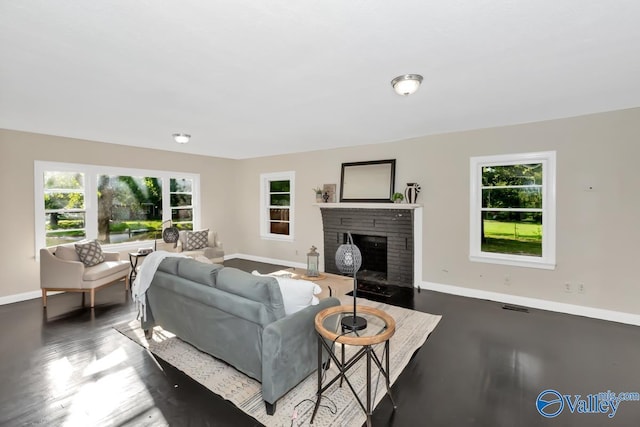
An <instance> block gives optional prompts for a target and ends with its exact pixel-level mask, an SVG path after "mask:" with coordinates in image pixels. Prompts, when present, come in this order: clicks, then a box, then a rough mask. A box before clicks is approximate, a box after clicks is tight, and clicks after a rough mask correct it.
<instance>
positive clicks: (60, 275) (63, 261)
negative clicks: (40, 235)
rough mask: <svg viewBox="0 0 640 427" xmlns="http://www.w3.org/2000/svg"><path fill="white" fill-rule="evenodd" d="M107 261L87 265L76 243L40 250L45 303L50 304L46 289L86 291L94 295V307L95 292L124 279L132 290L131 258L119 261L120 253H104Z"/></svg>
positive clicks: (45, 305) (92, 299) (92, 303)
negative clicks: (77, 249) (130, 276)
mask: <svg viewBox="0 0 640 427" xmlns="http://www.w3.org/2000/svg"><path fill="white" fill-rule="evenodd" d="M103 254H104V258H105V260H104V262H101V263H100V264H97V265H94V266H92V267H87V266H85V265H84V264H83V263H82V262H81V261H80V258H79V257H78V254H77V253H76V251H75V247H74V245H73V244H68V245H60V246H56V247H52V248H44V249H40V288H42V305H43V306H44V307H45V308H46V307H47V292H54V291H63V292H83V295H82V301H83V303H84V292H89V293H90V294H91V308H93V306H94V303H95V291H96V290H98V289H101V288H103V287H105V286H109V285H112V284H115V283H118V282H120V281H121V280H123V279H124V282H125V289H127V290H128V289H129V266H130V264H129V261H124V260H120V254H119V253H117V252H103Z"/></svg>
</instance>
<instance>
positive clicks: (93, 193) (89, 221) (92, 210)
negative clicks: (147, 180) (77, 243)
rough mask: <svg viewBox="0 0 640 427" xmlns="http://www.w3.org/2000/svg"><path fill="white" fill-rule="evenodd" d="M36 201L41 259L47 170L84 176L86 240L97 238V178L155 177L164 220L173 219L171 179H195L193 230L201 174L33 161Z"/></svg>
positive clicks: (118, 247) (126, 246)
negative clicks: (159, 184)
mask: <svg viewBox="0 0 640 427" xmlns="http://www.w3.org/2000/svg"><path fill="white" fill-rule="evenodd" d="M33 169H34V198H35V199H34V200H35V257H36V259H39V257H40V249H41V248H44V247H46V224H45V221H46V220H45V209H44V180H43V174H44V172H46V171H56V172H81V173H84V178H85V182H84V188H85V201H84V202H85V209H86V214H85V221H86V223H85V229H86V238H87V239H96V238H97V237H98V182H97V176H98V175H120V176H152V177H155V178H159V179H161V180H162V220H163V221H167V220H170V219H171V196H170V185H169V180H170V179H171V178H189V179H192V180H193V196H192V204H193V229H194V230H197V229H199V228H200V218H201V216H200V174H194V173H185V172H169V171H157V170H150V169H132V168H122V167H115V166H99V165H87V164H80V163H59V162H45V161H40V160H36V161H35V162H34V168H33ZM145 242H146V244H148V242H153V241H152V240H147V241H137V242H126V243H113V244H105V245H102V248H103V249H105V250H113V251H126V250H135V249H137V248H139V247H140V246H141V245H142V244H145Z"/></svg>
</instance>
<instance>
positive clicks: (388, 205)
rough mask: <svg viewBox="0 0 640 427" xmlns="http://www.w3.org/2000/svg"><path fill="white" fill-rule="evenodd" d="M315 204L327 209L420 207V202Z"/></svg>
mask: <svg viewBox="0 0 640 427" xmlns="http://www.w3.org/2000/svg"><path fill="white" fill-rule="evenodd" d="M313 206H317V207H319V208H327V209H418V208H421V207H422V205H420V204H409V203H314V204H313Z"/></svg>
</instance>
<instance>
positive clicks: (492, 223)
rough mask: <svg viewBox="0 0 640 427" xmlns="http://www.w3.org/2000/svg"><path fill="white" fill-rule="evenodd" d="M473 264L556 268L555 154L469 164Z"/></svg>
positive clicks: (476, 160)
mask: <svg viewBox="0 0 640 427" xmlns="http://www.w3.org/2000/svg"><path fill="white" fill-rule="evenodd" d="M471 177H472V179H471V181H472V182H471V196H472V197H471V233H472V234H471V239H470V242H471V247H470V256H471V259H472V260H474V261H483V262H498V263H505V264H514V265H525V264H526V265H527V266H538V267H541V268H553V267H554V266H555V152H543V153H525V154H514V155H503V156H487V157H474V158H472V159H471Z"/></svg>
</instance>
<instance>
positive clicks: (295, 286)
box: [252, 270, 322, 316]
mask: <svg viewBox="0 0 640 427" xmlns="http://www.w3.org/2000/svg"><path fill="white" fill-rule="evenodd" d="M252 274H253V275H255V276H268V275H267V274H260V273H258V272H257V271H255V270H254V271H253V272H252ZM272 277H275V279H276V280H277V281H278V285H279V286H280V292H281V293H282V301H283V303H284V312H285V314H286V315H287V316H288V315H290V314H293V313H295V312H296V311H300V310H302V309H303V308H305V307H309V306H310V305H317V304H318V303H319V302H320V300H318V298H317V297H316V296H315V294H319V293H320V292H322V288H321V287H320V286H318V285H317V284H316V283H313V282H310V281H308V280H297V279H292V278H290V277H279V276H272Z"/></svg>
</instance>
